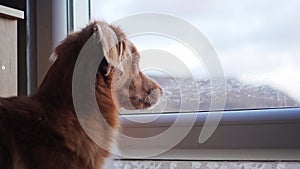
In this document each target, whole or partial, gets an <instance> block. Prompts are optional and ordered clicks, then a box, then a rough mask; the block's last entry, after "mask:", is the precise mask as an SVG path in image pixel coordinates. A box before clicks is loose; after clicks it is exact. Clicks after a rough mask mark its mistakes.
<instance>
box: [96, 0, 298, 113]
mask: <svg viewBox="0 0 300 169" xmlns="http://www.w3.org/2000/svg"><path fill="white" fill-rule="evenodd" d="M91 4H92V5H91V16H92V19H100V20H105V21H107V22H109V23H110V22H114V21H116V20H118V19H120V18H123V17H126V16H130V15H133V14H138V13H149V12H151V13H164V14H169V15H172V16H176V17H178V18H181V19H183V20H185V21H187V22H189V23H191V24H192V25H194V26H195V27H196V28H197V29H198V30H199V31H200V32H202V33H203V34H204V36H205V37H206V38H207V39H208V40H209V41H210V43H211V44H212V45H213V47H214V48H215V51H216V52H217V55H218V57H219V60H220V62H221V65H222V67H223V70H224V73H225V77H226V104H225V107H224V108H225V109H226V110H227V109H230V110H232V109H258V108H281V107H299V105H300V89H299V88H300V1H298V0H276V1H274V0H264V1H261V0H228V1H226V2H225V1H221V0H186V1H182V0H164V1H161V0H152V1H136V0H123V1H110V0H92V2H91ZM173 29H176V28H173ZM125 32H126V30H125ZM129 39H130V40H131V41H132V42H133V43H134V44H135V45H136V46H137V48H138V50H139V52H140V53H141V57H142V59H141V63H140V67H141V68H142V69H143V71H144V72H145V73H146V74H148V75H149V76H150V77H152V78H153V79H155V80H156V81H157V82H159V83H160V85H161V86H162V87H163V88H164V91H165V96H164V99H162V101H161V102H160V104H158V105H157V107H156V108H153V109H150V110H147V111H146V112H149V111H150V112H151V113H155V112H161V111H164V112H173V111H178V110H179V109H182V107H185V108H184V109H183V110H184V111H195V109H197V110H200V111H205V110H209V107H210V104H211V97H212V95H214V93H213V92H212V91H211V81H210V80H211V79H210V76H209V74H208V73H207V71H206V69H205V65H204V64H203V63H202V62H201V61H199V60H197V59H195V58H196V57H197V56H195V54H194V53H193V51H191V50H190V49H189V48H188V47H186V46H185V45H183V44H182V43H181V42H179V41H177V40H174V39H171V38H168V37H165V36H159V35H155V34H154V35H151V34H145V35H140V36H134V37H129ZM159 63H161V67H160V66H159V65H160V64H159ZM151 64H153V65H155V66H154V67H151V66H149V65H151ZM187 74H191V76H188V75H187ZM191 78H192V79H191ZM195 101H196V102H197V104H198V106H197V108H195V106H194V105H191V106H189V104H194V102H195ZM188 107H192V108H191V109H190V110H189V109H188ZM124 112H126V113H127V112H128V111H125V110H124ZM139 112H140V111H139Z"/></svg>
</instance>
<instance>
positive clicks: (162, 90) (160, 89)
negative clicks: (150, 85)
mask: <svg viewBox="0 0 300 169" xmlns="http://www.w3.org/2000/svg"><path fill="white" fill-rule="evenodd" d="M159 91H160V94H161V95H163V94H164V89H163V88H161V87H159Z"/></svg>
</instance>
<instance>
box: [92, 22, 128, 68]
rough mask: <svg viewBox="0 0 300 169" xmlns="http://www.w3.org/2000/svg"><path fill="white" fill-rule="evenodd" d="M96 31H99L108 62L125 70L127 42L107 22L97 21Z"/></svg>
mask: <svg viewBox="0 0 300 169" xmlns="http://www.w3.org/2000/svg"><path fill="white" fill-rule="evenodd" d="M94 31H95V33H99V36H100V42H101V45H102V48H103V52H104V57H105V59H106V61H107V63H108V64H109V65H110V66H113V67H115V68H117V69H119V70H121V71H123V66H122V61H123V57H124V56H123V54H124V52H125V43H124V42H123V41H122V40H120V39H119V38H118V36H117V34H116V32H115V31H114V30H113V29H112V28H111V27H110V26H109V25H107V24H100V23H95V25H94ZM109 70H110V69H109ZM109 70H108V73H109Z"/></svg>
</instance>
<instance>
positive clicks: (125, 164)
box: [105, 160, 300, 169]
mask: <svg viewBox="0 0 300 169" xmlns="http://www.w3.org/2000/svg"><path fill="white" fill-rule="evenodd" d="M299 168H300V161H299V162H241V161H237V162H223V161H220V162H210V161H124V160H121V161H114V162H112V163H110V164H108V165H107V166H106V167H105V169H299Z"/></svg>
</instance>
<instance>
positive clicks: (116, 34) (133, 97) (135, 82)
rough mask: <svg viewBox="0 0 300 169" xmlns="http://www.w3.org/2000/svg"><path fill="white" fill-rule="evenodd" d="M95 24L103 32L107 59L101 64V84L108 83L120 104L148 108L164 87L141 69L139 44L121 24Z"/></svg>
mask: <svg viewBox="0 0 300 169" xmlns="http://www.w3.org/2000/svg"><path fill="white" fill-rule="evenodd" d="M93 26H94V30H95V31H98V33H99V34H100V39H101V40H100V42H101V45H102V48H103V52H104V58H105V60H104V61H102V63H101V65H100V67H99V72H98V76H97V85H98V86H99V85H100V86H101V85H102V86H103V84H104V83H106V84H107V87H108V88H110V89H111V90H112V93H113V98H114V99H115V100H116V101H117V102H118V105H119V106H120V107H124V108H126V109H145V108H149V107H151V106H153V105H154V104H156V102H157V101H158V100H159V98H160V96H161V95H162V93H163V92H162V89H161V87H160V86H159V85H158V84H157V83H156V82H155V81H153V80H152V79H150V78H149V77H147V76H146V75H144V74H143V73H142V72H141V70H140V68H139V60H140V55H139V53H138V51H137V49H136V47H135V46H134V45H133V44H132V43H131V42H130V41H129V40H128V39H127V38H126V36H125V34H124V33H123V32H122V31H121V29H120V28H118V27H114V26H112V25H108V24H106V23H103V22H95V23H93Z"/></svg>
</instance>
